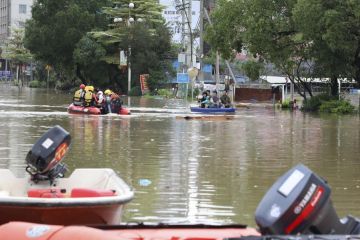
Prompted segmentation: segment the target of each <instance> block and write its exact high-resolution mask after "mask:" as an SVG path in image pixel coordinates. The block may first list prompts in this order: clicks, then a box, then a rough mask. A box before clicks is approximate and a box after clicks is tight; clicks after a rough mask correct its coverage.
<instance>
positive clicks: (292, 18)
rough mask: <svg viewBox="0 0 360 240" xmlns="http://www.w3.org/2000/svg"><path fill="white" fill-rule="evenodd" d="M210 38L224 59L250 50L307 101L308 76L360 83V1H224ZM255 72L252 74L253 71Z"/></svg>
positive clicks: (208, 37)
mask: <svg viewBox="0 0 360 240" xmlns="http://www.w3.org/2000/svg"><path fill="white" fill-rule="evenodd" d="M218 4H219V7H218V8H217V9H216V10H215V11H214V12H213V13H212V21H213V23H214V24H213V26H211V27H208V28H207V32H206V37H207V40H208V41H209V42H210V44H211V45H212V47H214V48H215V49H216V50H219V51H220V53H221V54H222V56H223V57H225V58H231V57H232V56H233V53H234V52H235V51H234V50H236V51H240V48H239V47H240V46H242V47H244V48H246V50H248V51H249V52H250V53H252V54H254V56H257V57H259V58H260V59H263V60H265V61H266V62H269V63H272V64H274V65H275V66H276V67H277V68H278V70H280V72H281V73H283V74H285V75H287V76H288V77H289V80H290V81H292V82H293V83H295V84H296V85H297V89H298V93H299V94H300V95H301V96H303V97H304V99H306V97H307V95H310V96H312V91H311V88H310V87H309V86H308V83H306V82H304V81H303V80H302V77H308V78H315V77H322V78H324V77H327V78H331V81H330V83H331V85H330V86H331V89H332V91H331V93H336V87H337V84H336V80H337V78H339V77H354V78H355V79H356V80H357V81H358V82H360V54H359V49H360V41H359V39H360V32H359V31H357V29H359V28H360V14H359V12H360V4H359V1H358V0H334V1H323V0H299V1H296V0H278V1H277V0H276V1H268V0H237V1H228V0H219V1H218ZM250 72H251V73H252V71H250Z"/></svg>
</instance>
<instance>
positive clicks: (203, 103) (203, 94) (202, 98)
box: [199, 91, 210, 108]
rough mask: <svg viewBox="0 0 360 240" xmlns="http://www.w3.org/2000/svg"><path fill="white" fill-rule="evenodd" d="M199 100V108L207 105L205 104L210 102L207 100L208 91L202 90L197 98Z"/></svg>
mask: <svg viewBox="0 0 360 240" xmlns="http://www.w3.org/2000/svg"><path fill="white" fill-rule="evenodd" d="M199 102H200V107H201V108H206V107H207V104H209V103H210V101H209V96H208V92H207V91H204V92H203V93H202V97H201V98H200V99H199Z"/></svg>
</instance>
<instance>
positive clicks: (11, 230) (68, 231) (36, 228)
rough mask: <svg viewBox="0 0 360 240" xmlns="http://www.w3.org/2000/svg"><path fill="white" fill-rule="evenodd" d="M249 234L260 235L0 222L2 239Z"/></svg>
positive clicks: (181, 239)
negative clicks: (1, 223) (0, 223)
mask: <svg viewBox="0 0 360 240" xmlns="http://www.w3.org/2000/svg"><path fill="white" fill-rule="evenodd" d="M250 235H251V236H259V233H258V232H257V231H256V230H255V229H253V228H247V227H246V226H242V225H229V226H205V225H163V224H162V225H154V226H153V225H150V226H146V225H135V226H131V225H130V226H129V225H126V226H125V225H118V226H108V227H106V229H98V228H92V227H85V226H60V225H44V224H34V223H26V222H10V223H7V224H3V225H1V226H0V238H1V239H4V240H5V239H6V240H7V239H9V240H10V239H16V240H29V239H36V240H70V239H71V240H74V239H79V240H80V239H84V240H85V239H86V240H104V239H106V240H120V239H121V240H130V239H131V240H153V239H154V240H155V239H156V240H220V239H226V238H239V237H241V236H250Z"/></svg>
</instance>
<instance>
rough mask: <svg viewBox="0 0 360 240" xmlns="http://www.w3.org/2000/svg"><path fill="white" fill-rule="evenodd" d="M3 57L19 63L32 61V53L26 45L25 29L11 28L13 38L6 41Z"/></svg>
mask: <svg viewBox="0 0 360 240" xmlns="http://www.w3.org/2000/svg"><path fill="white" fill-rule="evenodd" d="M2 57H4V58H6V59H10V60H12V62H13V63H14V64H17V65H20V64H24V63H30V62H31V60H32V55H31V54H30V52H29V50H28V49H26V48H25V46H24V29H15V28H14V29H12V30H11V38H9V40H8V41H7V42H6V45H5V48H4V49H3V53H2Z"/></svg>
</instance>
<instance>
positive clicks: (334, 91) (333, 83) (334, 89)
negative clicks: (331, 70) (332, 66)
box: [330, 76, 339, 97]
mask: <svg viewBox="0 0 360 240" xmlns="http://www.w3.org/2000/svg"><path fill="white" fill-rule="evenodd" d="M338 90H339V86H338V82H337V77H336V76H332V77H331V79H330V94H331V96H334V97H336V96H337V95H338Z"/></svg>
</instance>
